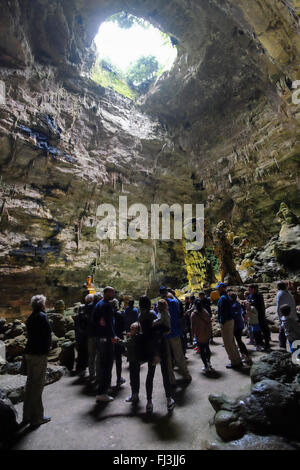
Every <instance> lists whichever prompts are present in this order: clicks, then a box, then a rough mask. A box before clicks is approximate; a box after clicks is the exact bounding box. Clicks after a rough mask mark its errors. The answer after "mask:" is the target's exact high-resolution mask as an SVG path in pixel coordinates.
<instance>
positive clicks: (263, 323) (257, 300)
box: [247, 284, 271, 352]
mask: <svg viewBox="0 0 300 470" xmlns="http://www.w3.org/2000/svg"><path fill="white" fill-rule="evenodd" d="M247 300H248V301H249V302H250V303H251V305H253V306H254V307H255V308H256V310H257V312H258V322H259V326H260V329H261V332H262V335H263V338H264V343H265V345H264V351H265V352H270V351H271V348H270V340H271V333H270V329H269V326H268V322H267V319H266V308H265V302H264V297H263V295H262V294H261V293H260V292H259V291H258V286H257V285H256V284H251V285H250V286H249V295H248V298H247Z"/></svg>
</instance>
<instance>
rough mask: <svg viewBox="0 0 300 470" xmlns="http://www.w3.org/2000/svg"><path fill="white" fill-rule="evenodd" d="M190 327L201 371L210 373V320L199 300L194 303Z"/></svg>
mask: <svg viewBox="0 0 300 470" xmlns="http://www.w3.org/2000/svg"><path fill="white" fill-rule="evenodd" d="M191 327H192V334H193V337H195V338H196V340H197V345H198V347H199V352H200V355H201V359H202V361H203V364H204V367H203V369H202V370H203V371H204V372H205V373H207V372H211V371H212V366H211V363H210V358H211V352H210V349H209V341H210V339H211V335H212V326H211V318H210V315H209V313H208V312H207V310H205V308H204V305H203V302H202V300H200V299H197V300H196V301H195V308H194V311H193V313H192V315H191Z"/></svg>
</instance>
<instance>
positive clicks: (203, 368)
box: [202, 366, 208, 374]
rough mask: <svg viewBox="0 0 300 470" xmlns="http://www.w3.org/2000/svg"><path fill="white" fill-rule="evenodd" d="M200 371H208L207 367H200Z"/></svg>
mask: <svg viewBox="0 0 300 470" xmlns="http://www.w3.org/2000/svg"><path fill="white" fill-rule="evenodd" d="M202 372H204V374H206V372H208V367H205V366H204V367H202Z"/></svg>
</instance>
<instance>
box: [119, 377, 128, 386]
mask: <svg viewBox="0 0 300 470" xmlns="http://www.w3.org/2000/svg"><path fill="white" fill-rule="evenodd" d="M125 383H126V380H125V379H123V377H121V378H120V380H118V382H117V387H120V386H121V385H123V384H125Z"/></svg>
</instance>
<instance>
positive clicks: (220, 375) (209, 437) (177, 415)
mask: <svg viewBox="0 0 300 470" xmlns="http://www.w3.org/2000/svg"><path fill="white" fill-rule="evenodd" d="M273 340H275V336H274V335H273ZM247 341H248V340H247ZM215 343H216V344H215V345H214V346H211V350H212V359H211V362H212V365H213V366H214V368H215V370H216V374H215V377H213V378H208V377H206V376H204V375H203V373H202V372H201V370H202V361H201V358H200V356H199V354H196V353H195V352H194V351H193V350H192V349H189V350H188V352H187V356H188V359H189V360H188V366H189V370H190V372H191V374H192V377H193V381H192V383H191V384H190V385H189V386H188V387H185V388H181V387H180V386H179V387H178V388H177V392H176V395H175V400H176V404H177V405H176V408H175V410H174V411H173V413H172V414H171V415H168V413H167V410H166V399H165V396H164V391H163V386H162V379H161V373H160V367H158V368H157V371H156V375H155V380H154V393H153V403H154V413H153V415H152V417H147V416H146V414H145V406H146V395H145V386H144V383H145V378H146V372H147V365H143V366H142V369H141V393H140V403H139V405H138V406H137V408H136V409H133V408H132V406H131V405H130V404H128V403H126V402H125V399H126V398H127V397H128V396H129V395H130V387H129V373H128V365H127V364H126V362H125V361H126V359H124V363H123V377H124V378H125V379H126V384H125V385H123V386H122V388H121V389H120V390H119V391H118V392H117V393H116V394H115V400H114V401H113V402H111V403H109V404H107V405H103V406H102V407H99V406H96V405H95V393H94V392H91V391H89V390H88V388H87V386H86V385H85V384H84V383H82V382H80V380H78V378H77V377H64V378H62V379H61V380H60V381H59V382H56V383H55V384H52V385H49V386H47V387H46V388H45V390H44V394H43V403H44V408H45V414H46V415H50V416H52V421H51V422H50V423H48V424H45V425H43V426H41V427H40V428H39V429H37V430H35V431H31V432H28V431H27V432H26V431H25V432H23V433H22V434H19V435H18V437H17V439H16V441H15V442H14V444H13V445H12V448H13V449H28V450H29V449H31V450H102V449H107V450H188V449H191V450H196V449H205V448H207V442H215V443H216V444H218V443H219V444H220V440H219V439H218V438H217V437H216V434H215V431H214V427H213V426H211V425H210V424H209V423H210V422H211V420H212V418H213V416H214V410H213V408H212V407H211V405H210V403H209V401H208V395H209V394H210V393H227V394H229V395H230V396H232V397H236V396H238V395H239V394H241V393H242V392H244V391H246V390H247V389H248V388H249V385H250V379H249V369H245V370H244V371H243V372H242V371H232V370H227V369H226V368H225V365H226V364H227V363H228V360H227V357H226V354H225V350H224V347H223V346H222V340H221V338H216V339H215ZM249 348H250V349H253V346H249ZM277 348H278V344H276V342H273V343H272V349H277ZM261 355H262V353H258V352H254V351H253V352H252V358H253V360H254V361H256V360H257V359H258V358H259V357H260V356H261ZM178 379H180V376H178ZM114 381H115V366H114V368H113V383H114ZM16 408H17V411H18V414H19V420H21V417H22V403H20V404H18V405H17V406H16Z"/></svg>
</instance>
